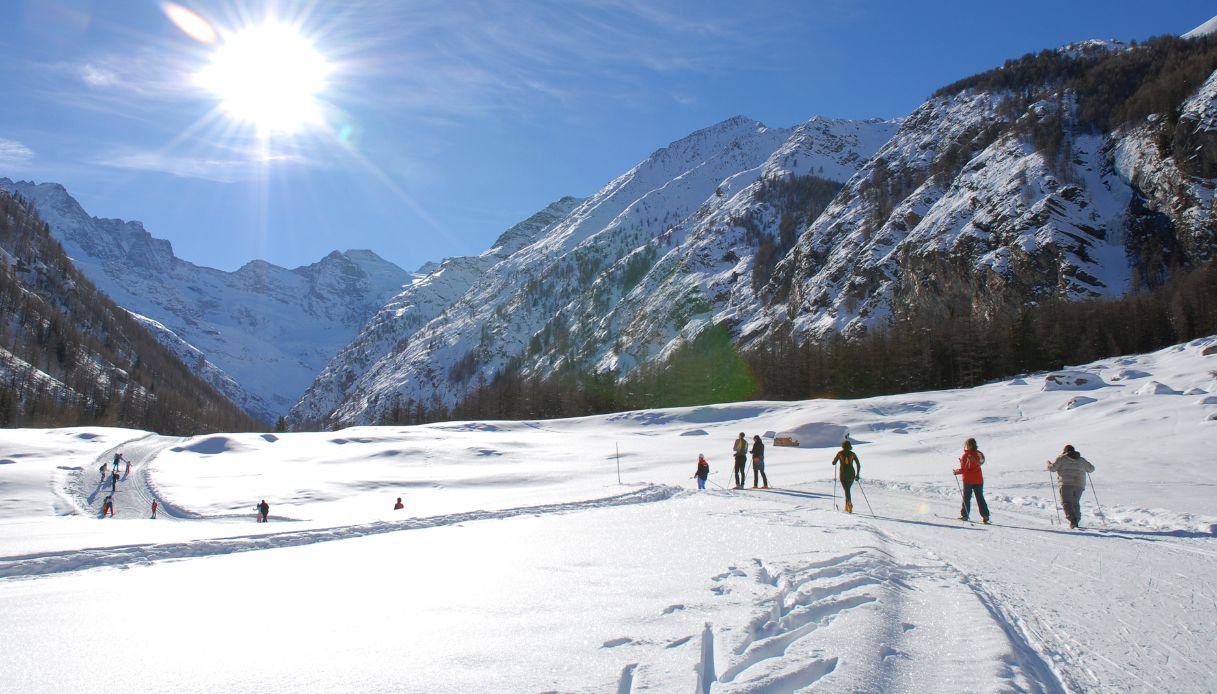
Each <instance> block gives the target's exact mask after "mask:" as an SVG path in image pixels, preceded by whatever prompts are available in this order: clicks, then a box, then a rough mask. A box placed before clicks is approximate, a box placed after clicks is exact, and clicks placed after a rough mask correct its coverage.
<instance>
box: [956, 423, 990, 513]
mask: <svg viewBox="0 0 1217 694" xmlns="http://www.w3.org/2000/svg"><path fill="white" fill-rule="evenodd" d="M984 464H985V454H984V453H981V452H980V449H979V448H977V446H976V439H968V440H967V441H964V443H963V455H962V456H960V458H959V468H958V469H957V470H955V474H956V475H962V476H963V505H962V506H960V507H959V520H968V516H969V515H971V513H972V495H976V508H977V509H978V510H979V511H980V519H981V520H982V521H984V522H985V523H986V524H987V523H988V522H989V505H988V504H986V503H985V477H984V475H983V474H981V472H980V466H981V465H984Z"/></svg>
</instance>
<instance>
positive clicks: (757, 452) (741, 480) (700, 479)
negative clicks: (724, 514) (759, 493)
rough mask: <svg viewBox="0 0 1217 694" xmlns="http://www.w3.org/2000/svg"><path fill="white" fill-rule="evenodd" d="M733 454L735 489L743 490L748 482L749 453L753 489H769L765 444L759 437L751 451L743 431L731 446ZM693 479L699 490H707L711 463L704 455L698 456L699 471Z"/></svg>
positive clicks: (753, 438) (755, 439)
mask: <svg viewBox="0 0 1217 694" xmlns="http://www.w3.org/2000/svg"><path fill="white" fill-rule="evenodd" d="M731 453H732V455H733V456H734V458H735V472H734V477H735V489H743V488H744V484H745V483H746V482H747V481H748V454H749V453H751V454H752V488H753V489H768V488H769V476H768V475H766V474H765V443H764V442H763V441H761V437H760V436H759V435H758V436H753V437H752V449H751V451H749V449H748V438H747V437H746V436H745V435H744V432H742V431H741V432H740V433H739V438H738V439H736V440H735V443H734V444H732V446H731ZM693 477H694V478H695V479H696V480H697V488H698V489H705V488H706V480H707V479H709V478H710V463H708V462H707V461H706V455H705V454H704V453H698V454H697V470H696V471H695V472H694V473H693Z"/></svg>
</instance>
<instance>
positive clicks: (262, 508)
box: [254, 499, 270, 523]
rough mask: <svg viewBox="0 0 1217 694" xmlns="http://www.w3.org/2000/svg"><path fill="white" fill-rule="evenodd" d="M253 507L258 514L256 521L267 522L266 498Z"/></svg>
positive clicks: (268, 513) (267, 505) (268, 515)
mask: <svg viewBox="0 0 1217 694" xmlns="http://www.w3.org/2000/svg"><path fill="white" fill-rule="evenodd" d="M254 509H255V510H257V512H258V514H259V515H258V522H259V523H265V522H267V519H269V518H270V504H268V503H266V499H263V500H262V502H261V503H259V504H258V505H257V506H254Z"/></svg>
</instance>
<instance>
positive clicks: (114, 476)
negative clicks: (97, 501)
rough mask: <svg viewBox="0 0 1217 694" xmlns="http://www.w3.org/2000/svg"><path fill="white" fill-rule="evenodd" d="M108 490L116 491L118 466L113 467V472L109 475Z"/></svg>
mask: <svg viewBox="0 0 1217 694" xmlns="http://www.w3.org/2000/svg"><path fill="white" fill-rule="evenodd" d="M110 491H112V492H116V491H118V468H114V474H112V475H110Z"/></svg>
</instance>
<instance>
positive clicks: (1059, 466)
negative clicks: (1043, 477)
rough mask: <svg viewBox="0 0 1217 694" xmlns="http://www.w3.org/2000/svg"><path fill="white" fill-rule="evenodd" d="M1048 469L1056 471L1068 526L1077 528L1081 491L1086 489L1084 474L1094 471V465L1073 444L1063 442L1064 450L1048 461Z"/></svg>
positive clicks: (1080, 506)
mask: <svg viewBox="0 0 1217 694" xmlns="http://www.w3.org/2000/svg"><path fill="white" fill-rule="evenodd" d="M1048 469H1049V470H1051V471H1053V472H1055V473H1056V478H1057V481H1059V482H1060V484H1061V506H1064V507H1065V517H1066V518H1068V519H1069V527H1070V528H1077V527H1078V524H1079V523H1081V522H1082V492H1084V491H1086V474H1087V473H1090V472H1094V465H1092V464H1091V463H1090V461H1089V460H1086V459H1085V458H1083V457H1082V454H1081V453H1078V452H1077V449H1075V448H1074V447H1073V446H1070V445H1069V444H1065V450H1063V451H1061V454H1060V455H1058V456H1057V457H1056V460H1054V461H1052V462H1051V463H1048Z"/></svg>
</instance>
